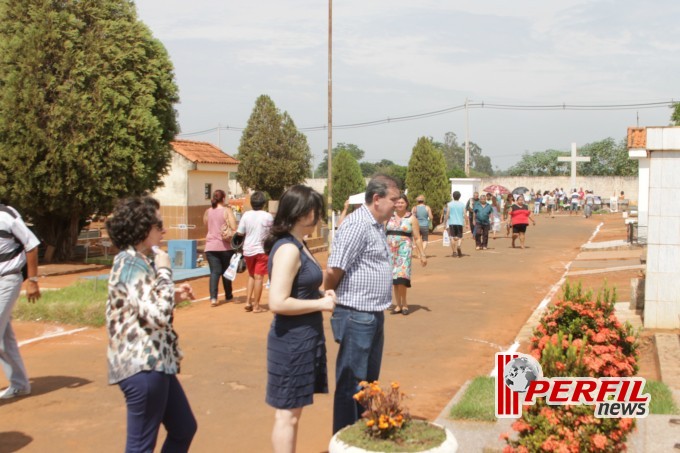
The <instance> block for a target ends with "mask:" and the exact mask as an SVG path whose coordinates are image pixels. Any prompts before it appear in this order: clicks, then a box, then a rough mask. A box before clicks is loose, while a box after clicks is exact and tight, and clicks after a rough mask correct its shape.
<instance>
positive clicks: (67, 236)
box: [35, 212, 82, 262]
mask: <svg viewBox="0 0 680 453" xmlns="http://www.w3.org/2000/svg"><path fill="white" fill-rule="evenodd" d="M81 223H82V221H81V219H80V214H79V213H78V212H74V213H72V214H71V215H70V216H69V217H57V216H49V217H36V219H35V224H36V227H37V229H38V234H40V236H41V239H42V240H43V241H44V242H45V245H47V246H48V247H53V248H54V254H53V257H51V258H52V259H53V260H54V261H57V262H59V261H67V260H70V259H71V258H73V252H74V248H75V245H76V243H77V241H78V234H79V233H80V227H81ZM46 258H50V257H46Z"/></svg>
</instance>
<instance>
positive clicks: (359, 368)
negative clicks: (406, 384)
mask: <svg viewBox="0 0 680 453" xmlns="http://www.w3.org/2000/svg"><path fill="white" fill-rule="evenodd" d="M384 325H385V314H384V313H383V312H381V311H379V312H363V311H357V310H353V309H351V308H348V307H344V306H341V305H337V306H336V307H335V310H334V311H333V316H332V317H331V327H332V328H333V337H334V338H335V341H336V342H337V343H339V344H340V349H339V350H338V359H337V362H336V365H335V399H334V404H333V433H336V432H338V431H340V430H341V429H342V428H344V427H345V426H348V425H352V424H354V422H356V421H357V420H358V419H359V418H360V417H361V414H362V412H363V411H364V409H363V408H362V407H361V406H360V405H359V404H358V403H357V402H356V401H355V400H354V398H353V397H354V394H355V393H357V392H358V391H359V382H361V381H368V382H372V381H375V380H377V379H378V378H379V377H380V364H381V362H382V352H383V344H384V341H385V336H384Z"/></svg>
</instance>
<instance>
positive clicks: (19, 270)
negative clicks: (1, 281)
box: [0, 269, 21, 278]
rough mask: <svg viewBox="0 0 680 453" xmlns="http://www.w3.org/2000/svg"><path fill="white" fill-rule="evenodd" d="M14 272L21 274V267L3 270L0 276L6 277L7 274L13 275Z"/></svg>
mask: <svg viewBox="0 0 680 453" xmlns="http://www.w3.org/2000/svg"><path fill="white" fill-rule="evenodd" d="M14 274H21V269H15V270H13V271H8V272H4V273H2V274H0V278H2V277H6V276H8V275H14Z"/></svg>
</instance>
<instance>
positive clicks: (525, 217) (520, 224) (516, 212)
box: [508, 195, 536, 249]
mask: <svg viewBox="0 0 680 453" xmlns="http://www.w3.org/2000/svg"><path fill="white" fill-rule="evenodd" d="M508 214H510V218H511V220H512V248H515V241H516V240H517V238H518V237H519V243H520V248H522V249H523V248H524V239H525V235H526V231H527V226H529V221H531V223H532V224H533V225H536V221H535V220H534V218H533V217H532V216H531V210H530V209H529V206H528V205H526V204H524V196H523V195H520V196H518V197H517V199H516V200H515V204H513V205H512V206H511V207H510V210H509V212H508Z"/></svg>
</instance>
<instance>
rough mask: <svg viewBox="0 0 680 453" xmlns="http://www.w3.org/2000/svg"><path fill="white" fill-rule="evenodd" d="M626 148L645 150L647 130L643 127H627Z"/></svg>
mask: <svg viewBox="0 0 680 453" xmlns="http://www.w3.org/2000/svg"><path fill="white" fill-rule="evenodd" d="M628 148H638V149H639V148H642V149H645V148H647V129H645V128H644V127H629V128H628Z"/></svg>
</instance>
